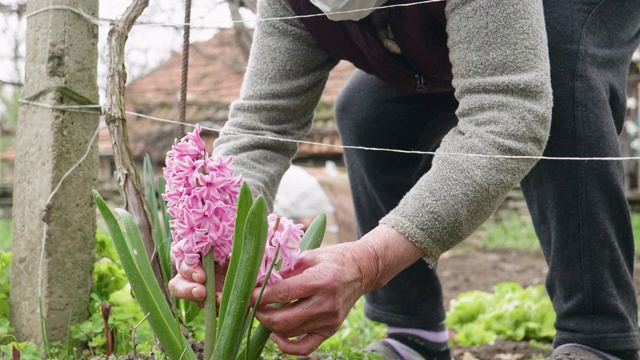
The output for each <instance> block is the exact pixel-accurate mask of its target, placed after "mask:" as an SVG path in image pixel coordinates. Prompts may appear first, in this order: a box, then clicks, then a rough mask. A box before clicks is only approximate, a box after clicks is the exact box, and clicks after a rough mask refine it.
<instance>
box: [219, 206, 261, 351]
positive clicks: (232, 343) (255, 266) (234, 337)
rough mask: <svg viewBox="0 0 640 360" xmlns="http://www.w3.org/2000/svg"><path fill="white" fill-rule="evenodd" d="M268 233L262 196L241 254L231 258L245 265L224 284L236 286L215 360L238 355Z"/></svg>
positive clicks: (253, 208) (252, 214) (251, 211)
mask: <svg viewBox="0 0 640 360" xmlns="http://www.w3.org/2000/svg"><path fill="white" fill-rule="evenodd" d="M236 227H237V225H236ZM267 231H268V223H267V203H266V201H265V200H264V198H263V197H262V196H258V198H257V199H256V201H255V202H254V203H253V205H252V206H251V209H249V213H248V215H247V221H246V224H245V229H244V238H243V243H244V244H243V245H242V252H241V253H240V254H237V253H236V254H234V253H232V255H231V258H232V259H233V257H234V256H238V255H239V262H240V264H242V266H240V267H238V268H237V271H236V272H232V273H227V278H226V279H225V283H227V282H232V283H233V286H232V290H231V295H230V299H233V301H232V302H231V303H230V304H227V306H228V308H227V314H226V316H225V318H224V323H223V324H222V328H221V329H222V332H221V333H220V334H219V335H218V341H217V344H216V348H215V350H214V353H213V356H212V357H211V359H212V360H213V359H215V360H232V359H235V357H236V354H237V353H238V350H239V348H240V344H241V343H242V338H243V332H242V329H243V326H244V322H245V319H246V316H247V311H248V309H249V301H250V300H251V292H252V291H253V289H254V287H255V283H256V279H257V278H258V271H259V270H260V264H261V262H262V257H263V254H264V248H265V246H266V239H267ZM234 250H235V249H234Z"/></svg>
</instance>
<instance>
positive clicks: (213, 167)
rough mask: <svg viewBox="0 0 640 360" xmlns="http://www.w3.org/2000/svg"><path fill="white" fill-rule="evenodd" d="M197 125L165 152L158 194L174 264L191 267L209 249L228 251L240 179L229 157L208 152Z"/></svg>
mask: <svg viewBox="0 0 640 360" xmlns="http://www.w3.org/2000/svg"><path fill="white" fill-rule="evenodd" d="M201 131H202V128H201V127H200V125H196V128H195V129H194V130H193V132H191V133H189V134H187V135H186V136H185V137H183V138H182V140H180V141H176V142H175V144H174V145H173V147H172V149H171V150H170V151H169V152H167V158H166V167H165V168H164V169H163V173H164V178H165V180H166V188H165V192H164V193H163V194H162V197H163V199H164V200H165V201H167V212H168V213H169V214H170V215H171V216H172V217H173V218H174V219H173V220H171V221H170V223H169V224H170V225H171V228H172V230H171V235H172V238H173V243H172V245H171V252H172V254H173V256H174V257H175V259H176V267H177V268H178V269H180V268H181V267H182V266H188V267H194V266H196V265H198V264H199V263H200V259H201V255H203V254H206V253H207V252H208V251H209V250H210V249H211V248H213V252H214V259H215V260H216V261H223V260H226V259H228V257H229V255H230V254H231V248H232V244H233V232H234V224H235V216H236V208H237V197H238V194H239V190H240V185H241V183H242V179H241V178H240V177H239V176H238V177H234V176H233V171H232V170H231V168H230V165H231V163H232V159H231V158H222V157H219V156H210V155H209V154H208V153H207V149H206V144H205V142H204V141H203V140H202V138H201V137H200V133H201Z"/></svg>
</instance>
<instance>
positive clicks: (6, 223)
mask: <svg viewBox="0 0 640 360" xmlns="http://www.w3.org/2000/svg"><path fill="white" fill-rule="evenodd" d="M9 250H11V219H1V218H0V251H9Z"/></svg>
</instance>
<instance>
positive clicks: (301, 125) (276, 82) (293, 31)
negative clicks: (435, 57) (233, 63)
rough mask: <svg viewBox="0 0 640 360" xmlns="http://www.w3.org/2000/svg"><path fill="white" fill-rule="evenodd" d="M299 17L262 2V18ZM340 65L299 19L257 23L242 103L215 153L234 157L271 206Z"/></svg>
mask: <svg viewBox="0 0 640 360" xmlns="http://www.w3.org/2000/svg"><path fill="white" fill-rule="evenodd" d="M293 15H295V14H294V13H293V11H292V10H291V8H290V7H289V6H288V5H286V4H285V3H284V2H283V1H282V0H260V1H259V2H258V18H259V19H264V18H276V17H290V16H293ZM336 63H337V61H336V60H334V59H333V58H332V57H330V56H329V55H328V54H327V53H326V52H325V51H324V50H323V49H321V48H320V46H319V45H317V43H316V41H315V40H314V39H313V38H312V37H311V35H310V34H309V33H308V32H307V30H306V29H305V27H304V25H303V24H302V23H301V22H300V21H298V20H297V19H278V20H270V21H260V22H258V23H257V25H256V29H255V32H254V37H253V44H252V48H251V54H250V56H249V63H248V66H247V71H246V73H245V77H244V81H243V84H242V88H241V90H240V98H239V100H237V101H235V102H233V103H232V104H231V109H230V112H229V120H228V121H227V122H226V124H225V126H224V127H223V129H222V131H221V134H220V138H218V139H217V140H216V142H215V145H214V154H216V155H223V156H233V168H234V172H235V173H236V175H242V177H243V179H244V180H245V182H247V184H248V185H249V186H250V187H251V189H252V192H253V194H254V195H259V194H261V195H263V196H264V197H265V199H266V200H267V203H268V204H269V208H271V207H272V205H273V199H274V197H275V194H276V192H277V189H278V184H279V183H280V179H281V178H282V175H283V174H284V172H285V171H286V170H287V169H288V168H289V166H290V165H291V158H292V157H293V156H294V155H295V153H296V151H297V149H298V147H297V143H296V142H294V141H283V140H276V139H274V138H279V139H285V140H299V139H302V138H303V137H304V136H305V135H306V134H307V132H308V131H309V129H310V127H311V124H312V120H313V114H314V111H315V108H316V106H317V104H318V102H319V100H320V95H321V94H322V90H323V88H324V86H325V84H326V81H327V78H328V76H329V72H330V71H331V69H332V68H333V67H334V66H335V65H336Z"/></svg>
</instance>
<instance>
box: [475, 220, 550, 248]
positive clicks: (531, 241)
mask: <svg viewBox="0 0 640 360" xmlns="http://www.w3.org/2000/svg"><path fill="white" fill-rule="evenodd" d="M483 230H484V231H482V235H481V236H480V246H481V247H482V248H485V249H489V250H493V249H515V250H521V251H540V243H539V242H538V237H537V236H536V232H535V230H534V229H533V224H532V223H531V220H523V219H521V218H520V217H519V216H517V215H512V216H510V217H508V218H504V219H502V220H498V221H497V222H489V223H487V224H485V225H484V226H483Z"/></svg>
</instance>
